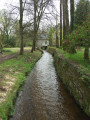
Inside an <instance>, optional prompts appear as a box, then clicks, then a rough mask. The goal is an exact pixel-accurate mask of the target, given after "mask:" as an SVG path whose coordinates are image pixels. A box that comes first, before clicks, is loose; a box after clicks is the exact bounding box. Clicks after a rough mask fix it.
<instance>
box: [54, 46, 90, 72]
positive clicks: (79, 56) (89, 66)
mask: <svg viewBox="0 0 90 120" xmlns="http://www.w3.org/2000/svg"><path fill="white" fill-rule="evenodd" d="M55 49H56V50H57V52H59V53H61V54H62V55H63V56H64V57H66V58H67V59H70V60H72V61H74V62H76V63H79V64H80V65H81V67H83V68H85V69H86V70H87V71H88V72H90V59H89V60H84V49H83V48H81V49H80V50H77V53H76V54H69V53H67V52H66V51H64V50H62V49H59V48H55ZM89 57H90V49H89Z"/></svg>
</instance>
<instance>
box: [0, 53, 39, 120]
mask: <svg viewBox="0 0 90 120" xmlns="http://www.w3.org/2000/svg"><path fill="white" fill-rule="evenodd" d="M40 57H41V52H39V51H36V52H34V53H29V52H25V53H24V55H22V56H18V57H17V58H14V59H11V60H8V61H5V62H3V63H2V64H0V86H1V87H3V88H4V90H0V120H7V118H8V115H9V116H10V115H12V113H13V110H14V106H13V102H14V100H15V99H16V97H17V93H18V91H19V90H20V88H21V86H22V85H23V84H24V81H25V80H26V76H27V75H28V73H29V72H30V71H31V70H32V68H33V67H34V64H35V62H36V61H37V60H38V59H39V58H40Z"/></svg>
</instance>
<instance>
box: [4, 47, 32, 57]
mask: <svg viewBox="0 0 90 120" xmlns="http://www.w3.org/2000/svg"><path fill="white" fill-rule="evenodd" d="M24 50H25V51H26V50H31V47H24ZM19 51H20V48H4V49H3V54H4V55H9V54H11V53H16V52H19Z"/></svg>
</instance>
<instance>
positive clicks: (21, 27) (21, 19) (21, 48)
mask: <svg viewBox="0 0 90 120" xmlns="http://www.w3.org/2000/svg"><path fill="white" fill-rule="evenodd" d="M19 25H20V41H21V43H20V55H22V54H23V51H24V48H23V5H22V0H20V20H19Z"/></svg>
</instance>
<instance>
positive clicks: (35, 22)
mask: <svg viewBox="0 0 90 120" xmlns="http://www.w3.org/2000/svg"><path fill="white" fill-rule="evenodd" d="M36 12H37V5H36V0H34V37H33V46H32V50H31V52H33V51H35V47H36V39H37V21H36Z"/></svg>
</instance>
